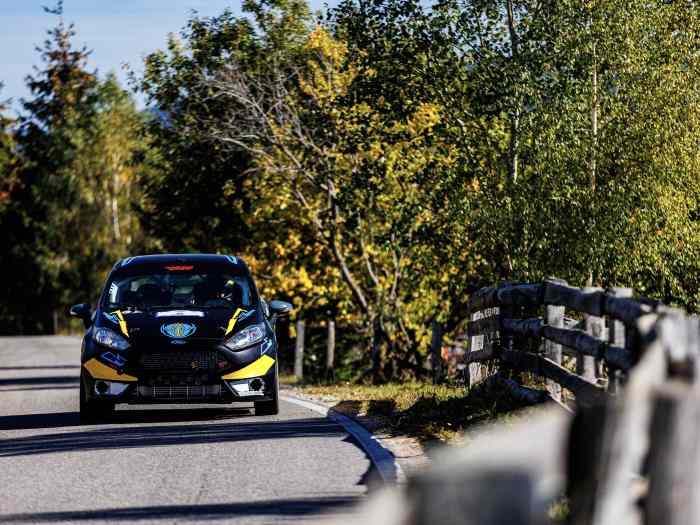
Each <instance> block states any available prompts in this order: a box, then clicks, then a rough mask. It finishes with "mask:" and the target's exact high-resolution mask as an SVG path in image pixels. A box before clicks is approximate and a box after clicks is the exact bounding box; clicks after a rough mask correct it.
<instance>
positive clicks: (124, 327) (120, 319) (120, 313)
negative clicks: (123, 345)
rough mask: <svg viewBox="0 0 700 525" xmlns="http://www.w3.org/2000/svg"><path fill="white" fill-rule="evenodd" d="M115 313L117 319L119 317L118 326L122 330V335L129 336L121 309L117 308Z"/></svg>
mask: <svg viewBox="0 0 700 525" xmlns="http://www.w3.org/2000/svg"><path fill="white" fill-rule="evenodd" d="M114 313H115V314H117V319H119V328H121V329H122V332H124V335H125V336H127V337H129V331H128V330H127V329H126V321H125V320H124V316H123V315H122V311H121V310H117V311H116V312H114Z"/></svg>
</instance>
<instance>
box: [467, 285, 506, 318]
mask: <svg viewBox="0 0 700 525" xmlns="http://www.w3.org/2000/svg"><path fill="white" fill-rule="evenodd" d="M496 306H499V304H498V289H497V288H496V287H489V288H481V289H480V290H477V291H476V292H474V293H473V294H472V296H471V297H470V298H469V301H467V310H468V311H469V313H474V312H478V311H480V310H483V309H485V308H494V307H496Z"/></svg>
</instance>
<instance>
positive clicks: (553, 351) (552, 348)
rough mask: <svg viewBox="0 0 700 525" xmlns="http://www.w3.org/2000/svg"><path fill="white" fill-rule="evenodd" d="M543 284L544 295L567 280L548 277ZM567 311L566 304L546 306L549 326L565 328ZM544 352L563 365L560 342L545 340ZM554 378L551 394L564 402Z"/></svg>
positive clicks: (549, 388)
mask: <svg viewBox="0 0 700 525" xmlns="http://www.w3.org/2000/svg"><path fill="white" fill-rule="evenodd" d="M542 286H543V287H544V291H543V295H544V293H546V290H547V287H548V286H566V281H562V280H553V279H548V280H547V281H545V282H544V283H543V284H542ZM565 313H566V308H565V307H564V306H558V305H555V304H548V305H547V306H545V312H544V322H545V324H546V325H547V326H550V327H555V328H564V314H565ZM544 354H545V356H547V358H548V359H550V360H551V361H552V362H553V363H556V364H557V365H561V362H562V357H563V352H562V347H561V345H560V344H557V343H555V342H554V341H545V342H544ZM552 379H553V378H549V380H548V381H547V390H548V391H549V393H550V394H551V396H552V398H554V399H555V400H556V401H557V402H559V403H561V402H562V392H561V385H559V384H558V383H557V382H556V381H553V380H552Z"/></svg>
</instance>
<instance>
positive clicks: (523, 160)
mask: <svg viewBox="0 0 700 525" xmlns="http://www.w3.org/2000/svg"><path fill="white" fill-rule="evenodd" d="M243 8H244V16H241V17H237V16H234V15H233V14H232V13H231V12H230V11H225V12H223V13H222V14H220V15H219V16H217V17H213V18H199V17H197V16H194V17H193V18H192V19H191V20H190V21H189V22H188V24H187V25H186V27H185V28H184V29H183V31H182V32H181V33H180V34H179V35H178V36H175V35H171V36H170V37H169V39H168V41H167V43H166V49H165V50H162V51H155V52H153V53H151V54H150V55H148V56H147V57H146V61H145V66H146V67H145V73H144V75H143V76H142V77H140V78H139V77H137V76H136V75H132V82H133V85H134V86H135V87H137V88H138V89H140V90H141V91H142V92H143V93H144V94H145V95H146V98H147V100H148V103H149V106H150V108H149V113H148V115H146V116H144V115H139V114H138V112H137V111H136V110H135V109H134V105H133V102H132V101H131V98H130V97H129V96H128V95H127V94H126V93H125V92H124V91H123V90H121V88H119V86H118V85H117V84H116V82H115V80H114V79H113V78H107V79H106V80H100V79H98V78H96V76H95V75H94V74H93V73H91V72H90V71H89V70H88V69H87V66H86V59H87V54H86V51H85V50H75V49H73V48H72V47H71V43H70V40H71V37H72V26H65V25H64V24H63V22H62V20H61V21H60V23H59V24H58V26H57V27H56V28H55V29H54V30H52V31H51V32H50V33H49V38H48V40H47V42H46V43H45V46H44V49H43V51H42V59H43V61H44V65H43V66H42V68H41V69H39V70H37V72H36V73H35V75H33V76H32V77H29V78H28V85H29V87H30V89H31V91H32V98H31V99H30V100H28V101H25V102H24V108H25V114H24V115H23V117H22V118H21V119H20V121H19V122H18V123H17V124H15V123H12V122H9V121H8V120H6V119H5V120H0V174H1V175H2V178H1V179H0V226H1V227H2V228H3V231H6V232H8V233H7V242H6V244H5V248H3V250H2V251H1V252H0V254H1V256H2V263H3V269H4V272H3V273H4V276H3V277H2V279H4V280H2V281H1V282H0V285H1V286H2V288H1V290H2V292H0V293H4V294H6V295H3V296H0V308H1V309H2V310H0V318H2V323H1V326H2V329H3V330H5V331H8V330H15V331H16V330H25V331H27V330H34V331H46V330H48V329H50V317H51V312H52V311H53V309H55V308H57V307H62V306H63V305H65V304H68V303H69V302H70V301H73V300H78V299H81V298H83V297H84V298H86V299H87V298H89V297H93V296H94V292H95V290H96V287H97V286H98V283H99V282H100V280H101V277H102V275H103V273H104V272H105V271H106V270H107V269H108V267H109V264H110V263H111V262H112V261H113V260H114V259H115V258H117V257H118V256H119V255H121V254H123V253H127V252H129V253H135V252H138V251H142V250H154V251H159V250H168V251H210V252H222V253H237V254H240V255H242V256H244V257H245V258H246V259H247V260H248V261H249V263H250V264H251V266H252V268H253V271H254V273H255V274H256V277H257V278H258V281H259V283H260V285H261V289H262V292H263V294H264V295H265V296H266V297H273V296H279V297H281V298H286V299H289V300H291V301H293V302H294V304H295V306H296V315H298V316H301V317H307V318H310V319H313V320H320V318H324V317H335V318H336V319H337V320H338V322H339V323H342V326H348V327H353V328H354V330H353V332H354V333H353V334H352V337H351V338H349V339H348V341H347V342H348V346H350V345H349V343H350V339H351V340H352V345H354V346H356V345H359V347H361V349H363V350H364V351H362V352H357V351H355V350H353V351H352V352H348V355H352V356H354V358H355V360H353V361H350V362H348V363H346V365H347V367H348V368H358V367H359V368H363V369H366V367H367V365H368V364H369V363H370V361H372V365H373V368H374V372H375V377H376V378H379V377H380V376H382V375H384V377H386V378H389V377H393V378H399V377H404V376H408V375H411V374H413V375H420V374H421V373H422V371H423V370H424V365H425V357H426V350H427V346H428V339H429V333H428V326H429V324H430V321H431V320H433V319H438V320H439V321H440V322H442V323H443V324H444V325H445V326H446V327H447V329H448V330H456V329H458V327H459V324H460V322H462V321H463V318H464V314H465V308H464V307H465V303H466V301H467V299H468V297H469V294H470V293H471V292H472V291H473V290H475V289H477V288H479V287H481V286H483V285H485V284H491V283H493V282H494V281H495V280H498V279H511V280H527V281H535V280H539V279H541V278H543V277H546V276H549V275H557V276H560V277H563V278H566V279H568V280H569V281H570V282H571V283H573V284H584V283H585V282H587V281H588V282H592V283H595V284H599V285H602V286H607V285H612V284H615V285H622V286H625V285H626V286H632V287H634V288H635V289H637V290H638V291H640V292H642V293H645V294H647V295H650V296H654V297H657V298H660V299H662V300H665V301H667V302H673V303H677V304H680V305H683V306H686V307H688V308H690V309H697V308H698V306H699V304H698V302H699V301H700V277H698V275H700V272H699V270H700V268H698V266H699V265H698V262H697V261H698V260H700V259H699V258H698V255H700V228H698V224H697V222H698V220H700V213H699V211H698V204H697V203H698V201H699V198H700V171H699V169H698V168H699V167H700V158H699V156H698V155H699V153H698V149H697V138H696V130H697V129H698V124H699V123H700V122H699V121H700V114H699V111H700V109H699V108H700V100H699V99H698V97H700V94H698V91H697V90H696V89H694V87H695V86H697V84H698V80H700V75H699V74H700V67H699V66H700V62H699V60H700V58H699V56H698V54H697V51H696V50H697V49H698V44H699V43H700V42H698V38H700V37H699V36H698V35H700V32H698V28H699V27H700V17H699V16H698V14H697V10H696V9H695V8H694V7H693V6H692V4H686V3H678V2H653V1H652V2H642V1H638V0H634V1H632V2H623V1H622V0H594V1H590V2H586V3H581V2H576V1H573V0H562V1H560V2H547V3H542V2H539V1H538V2H534V1H532V0H441V1H439V2H436V3H435V4H434V5H433V6H432V7H431V8H426V7H424V4H423V3H421V2H417V1H413V0H411V1H403V0H376V1H375V0H371V1H370V0H345V1H342V2H341V3H340V4H339V5H338V6H337V7H336V8H335V9H332V10H331V11H329V12H328V13H326V16H325V19H319V21H318V25H316V23H314V18H313V17H312V15H311V13H310V11H309V8H308V5H307V4H306V3H305V2H304V1H303V0H260V1H254V0H248V1H246V2H244V5H243ZM52 11H53V12H54V13H55V14H58V15H60V14H61V6H60V4H59V6H58V8H57V9H56V10H52ZM135 204H136V210H135V212H134V208H133V206H134V205H135ZM17 275H20V276H21V279H17V278H16V277H15V276H17ZM81 294H84V295H83V297H81ZM38 297H41V306H40V307H38V308H37V307H36V306H35V304H36V298H38ZM30 304H31V305H32V306H31V308H32V312H29V311H27V310H26V307H25V306H23V305H30ZM339 337H340V338H341V340H340V341H339V344H343V341H342V337H343V334H339ZM370 355H371V356H372V359H370ZM349 375H350V374H345V377H348V376H349ZM357 375H358V374H355V376H357Z"/></svg>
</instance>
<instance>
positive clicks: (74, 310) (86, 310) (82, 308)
mask: <svg viewBox="0 0 700 525" xmlns="http://www.w3.org/2000/svg"><path fill="white" fill-rule="evenodd" d="M70 314H71V315H72V316H73V317H77V318H78V319H82V320H83V324H84V325H85V328H87V327H89V326H90V316H92V308H90V305H89V304H88V303H80V304H74V305H73V306H71V307H70Z"/></svg>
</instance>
